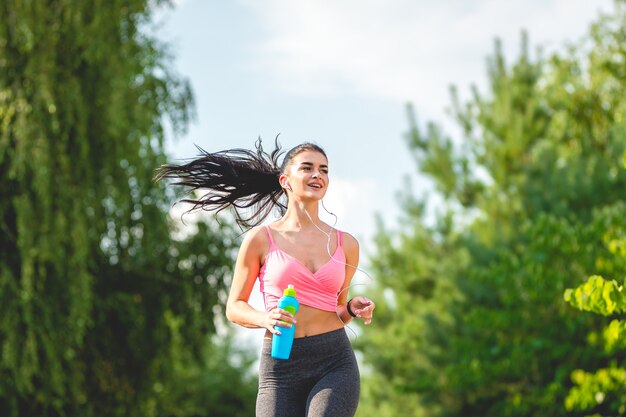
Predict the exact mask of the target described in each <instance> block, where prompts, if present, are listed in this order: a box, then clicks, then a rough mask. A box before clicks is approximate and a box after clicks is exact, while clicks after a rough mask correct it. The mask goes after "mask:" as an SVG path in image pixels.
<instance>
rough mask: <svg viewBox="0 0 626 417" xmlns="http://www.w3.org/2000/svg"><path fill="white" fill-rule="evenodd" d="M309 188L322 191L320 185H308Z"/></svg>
mask: <svg viewBox="0 0 626 417" xmlns="http://www.w3.org/2000/svg"><path fill="white" fill-rule="evenodd" d="M309 187H312V188H317V189H319V190H321V189H322V186H321V185H319V184H309Z"/></svg>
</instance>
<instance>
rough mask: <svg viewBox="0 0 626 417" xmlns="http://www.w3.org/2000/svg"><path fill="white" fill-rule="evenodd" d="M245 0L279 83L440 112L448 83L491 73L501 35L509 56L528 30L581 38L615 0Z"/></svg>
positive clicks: (547, 40) (298, 90) (544, 38)
mask: <svg viewBox="0 0 626 417" xmlns="http://www.w3.org/2000/svg"><path fill="white" fill-rule="evenodd" d="M244 3H245V4H246V5H247V6H248V7H249V8H250V9H251V10H252V11H253V12H254V13H255V14H256V15H257V19H256V20H258V21H259V22H263V24H264V31H265V32H266V33H267V37H263V36H261V37H260V39H259V42H260V45H259V50H258V55H257V56H255V57H254V58H255V60H258V62H256V64H257V65H256V67H255V68H257V69H258V68H260V71H263V72H266V71H267V72H268V73H270V74H272V75H273V80H274V82H275V87H276V88H278V89H283V90H286V91H288V92H290V93H293V94H302V95H329V94H335V93H336V92H339V93H351V94H354V93H356V94H359V95H364V96H374V97H379V98H384V99H391V100H399V101H402V102H404V101H408V100H410V101H416V102H419V103H428V105H427V106H428V107H429V108H435V109H437V110H438V111H439V110H441V109H442V108H443V107H444V106H445V104H447V103H448V101H449V100H448V92H447V89H446V86H447V85H449V84H450V83H452V82H454V83H457V84H459V86H461V87H467V86H468V85H469V84H470V83H472V82H476V81H477V80H482V79H484V74H485V58H486V56H487V55H488V54H490V53H491V51H492V50H493V45H494V43H493V42H494V39H495V38H496V37H499V38H501V39H502V40H503V42H504V45H505V50H506V52H507V56H509V57H513V56H515V55H516V54H517V53H518V52H519V45H520V33H521V31H522V29H527V30H528V31H529V34H530V40H531V45H536V44H541V45H546V46H547V47H552V48H553V47H556V46H560V45H562V44H563V42H565V41H566V40H574V39H576V38H578V37H580V36H581V35H582V34H583V33H584V32H585V30H586V28H587V26H588V24H589V21H590V19H591V18H592V17H594V16H596V15H597V11H598V10H599V9H600V8H601V9H603V10H605V11H606V10H611V8H612V7H611V4H612V2H611V1H610V0H602V1H588V0H551V1H540V0H508V1H502V0H480V1H472V2H467V1H460V0H448V1H440V2H431V1H425V0H422V1H414V0H395V1H393V2H389V1H382V0H368V1H361V0H358V1H357V0H335V1H319V0H299V1H290V0H269V1H264V2H257V1H245V2H244ZM531 51H532V52H534V50H531ZM259 63H260V64H261V65H260V67H259V65H258V64H259Z"/></svg>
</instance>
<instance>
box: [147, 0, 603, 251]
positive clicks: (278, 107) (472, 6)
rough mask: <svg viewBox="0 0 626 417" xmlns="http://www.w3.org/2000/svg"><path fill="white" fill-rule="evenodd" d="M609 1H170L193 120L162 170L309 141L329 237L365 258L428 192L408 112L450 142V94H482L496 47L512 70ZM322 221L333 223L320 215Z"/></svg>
mask: <svg viewBox="0 0 626 417" xmlns="http://www.w3.org/2000/svg"><path fill="white" fill-rule="evenodd" d="M612 8H613V5H612V1H611V0H472V1H461V0H440V1H437V2H433V1H426V0H385V1H383V0H332V1H329V0H298V1H293V0H231V1H206V0H175V1H174V7H173V8H168V9H163V10H160V11H159V13H158V14H157V19H156V20H157V22H158V26H159V29H158V34H159V37H160V38H161V39H162V40H164V41H165V42H167V43H168V44H169V45H170V47H171V52H172V53H173V56H174V66H175V69H176V71H177V72H178V74H179V75H181V76H183V77H185V78H187V79H188V80H189V82H190V83H191V86H192V89H193V92H194V95H195V102H196V106H195V107H196V118H195V121H194V122H193V123H192V124H191V126H190V128H189V131H188V133H187V134H185V135H184V136H182V137H180V138H177V139H170V140H168V142H167V151H168V153H169V154H170V156H171V157H172V158H173V159H184V158H190V157H193V156H196V155H197V151H196V149H195V145H199V146H201V147H202V148H204V149H206V150H208V151H218V150H223V149H228V148H236V147H243V148H252V147H253V146H254V142H255V140H256V139H257V138H259V137H260V138H262V140H263V141H264V144H265V145H266V147H267V148H269V149H273V143H274V139H275V138H276V136H277V135H280V136H279V140H280V142H281V144H282V146H283V147H284V148H286V149H289V148H291V147H293V146H295V145H297V144H299V143H301V142H304V141H311V142H315V143H317V144H318V145H320V146H322V147H323V148H324V149H325V150H326V152H327V154H328V156H329V165H330V175H331V177H330V178H331V184H330V188H329V191H328V194H327V197H326V198H325V205H326V207H328V209H329V210H330V211H331V212H333V213H334V214H336V215H337V223H336V225H337V227H338V228H340V229H343V230H346V231H348V232H350V233H352V234H353V235H354V236H355V237H357V239H359V241H360V243H361V246H362V248H363V249H364V252H365V253H366V254H367V253H370V254H371V253H374V252H375V250H374V248H373V247H372V244H371V238H372V236H373V234H374V232H375V230H376V227H375V214H376V213H378V214H379V215H380V216H381V217H382V218H383V219H384V221H385V224H386V225H387V226H388V227H389V228H390V229H396V228H400V227H401V224H399V222H398V218H399V216H400V214H401V209H400V208H399V204H398V193H399V192H406V191H407V190H406V188H407V186H408V185H407V183H406V181H405V179H406V178H408V177H410V178H412V185H411V192H413V193H415V194H422V193H424V192H427V191H428V186H427V185H426V184H425V182H424V181H420V180H418V179H416V178H417V177H416V168H415V163H414V162H413V159H412V157H411V156H410V155H409V153H408V147H407V146H406V141H405V136H406V133H407V131H408V126H409V124H408V119H407V110H406V106H407V103H411V104H412V105H413V107H414V109H415V111H416V115H417V119H418V123H419V124H420V125H422V126H423V125H425V124H426V123H427V122H435V123H437V124H439V125H441V126H442V127H443V128H444V130H445V131H446V132H448V133H449V134H450V135H452V137H456V136H458V135H459V132H458V131H456V130H455V129H456V125H455V124H454V122H453V121H452V119H451V118H450V117H449V115H448V112H447V108H448V106H449V104H450V102H451V101H450V93H449V88H450V86H451V85H455V86H456V87H457V89H458V91H459V93H460V96H461V99H462V100H464V99H466V98H467V97H468V95H469V91H470V88H471V86H472V85H476V86H477V87H478V88H479V90H480V91H483V92H485V91H486V89H485V85H486V73H487V72H486V68H487V58H488V57H489V56H491V55H492V52H493V50H494V42H495V39H496V38H498V39H500V40H501V41H502V45H503V50H504V55H505V57H506V58H507V60H508V61H509V62H510V61H512V60H513V59H514V58H515V57H516V56H518V54H519V50H520V48H519V47H520V43H521V33H522V31H523V30H526V31H527V32H528V34H529V38H530V45H531V53H532V54H533V55H534V53H535V50H536V48H537V47H539V46H540V47H541V48H542V49H543V50H544V54H545V53H547V52H550V51H553V50H557V49H560V48H563V47H564V46H565V45H566V44H567V43H571V42H575V41H577V40H578V39H580V37H581V36H583V35H584V34H585V33H586V31H587V30H588V27H589V24H590V23H591V22H592V21H593V20H595V19H596V18H597V16H598V15H599V13H600V12H610V11H611V10H612ZM324 219H325V220H327V221H333V218H332V217H330V216H326V217H325V218H324Z"/></svg>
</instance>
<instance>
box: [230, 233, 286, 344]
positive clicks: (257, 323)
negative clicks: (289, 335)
mask: <svg viewBox="0 0 626 417" xmlns="http://www.w3.org/2000/svg"><path fill="white" fill-rule="evenodd" d="M267 247H268V241H267V235H266V233H265V231H264V230H263V228H261V227H255V228H254V229H252V230H250V231H249V232H248V234H247V235H246V237H245V238H244V240H243V242H242V243H241V247H240V248H239V253H238V254H237V262H236V263H235V271H234V273H233V282H232V284H231V287H230V292H229V294H228V301H227V302H226V318H228V320H230V321H232V322H233V323H236V324H239V325H240V326H243V327H248V328H266V329H268V330H269V331H270V332H272V333H280V332H278V331H277V330H275V329H274V326H276V325H278V326H281V327H288V326H289V324H288V323H289V322H295V320H294V319H293V316H292V315H291V313H289V312H288V311H286V310H282V309H280V308H275V309H273V310H272V311H270V312H266V311H258V310H256V309H254V308H252V306H251V305H250V304H249V303H248V300H249V299H250V294H251V293H252V289H253V288H254V283H255V281H256V279H257V277H258V275H259V270H260V268H261V260H262V259H263V258H264V256H265V251H266V248H267ZM280 320H283V322H280ZM285 322H286V323H285Z"/></svg>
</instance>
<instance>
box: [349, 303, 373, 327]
mask: <svg viewBox="0 0 626 417" xmlns="http://www.w3.org/2000/svg"><path fill="white" fill-rule="evenodd" d="M375 308H376V304H374V302H373V301H372V300H370V299H369V298H367V297H361V296H358V297H354V298H352V299H351V300H350V310H352V312H353V313H354V314H356V316H357V317H358V318H360V319H363V323H364V324H365V325H368V324H370V323H371V322H372V318H373V317H374V309H375Z"/></svg>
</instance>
